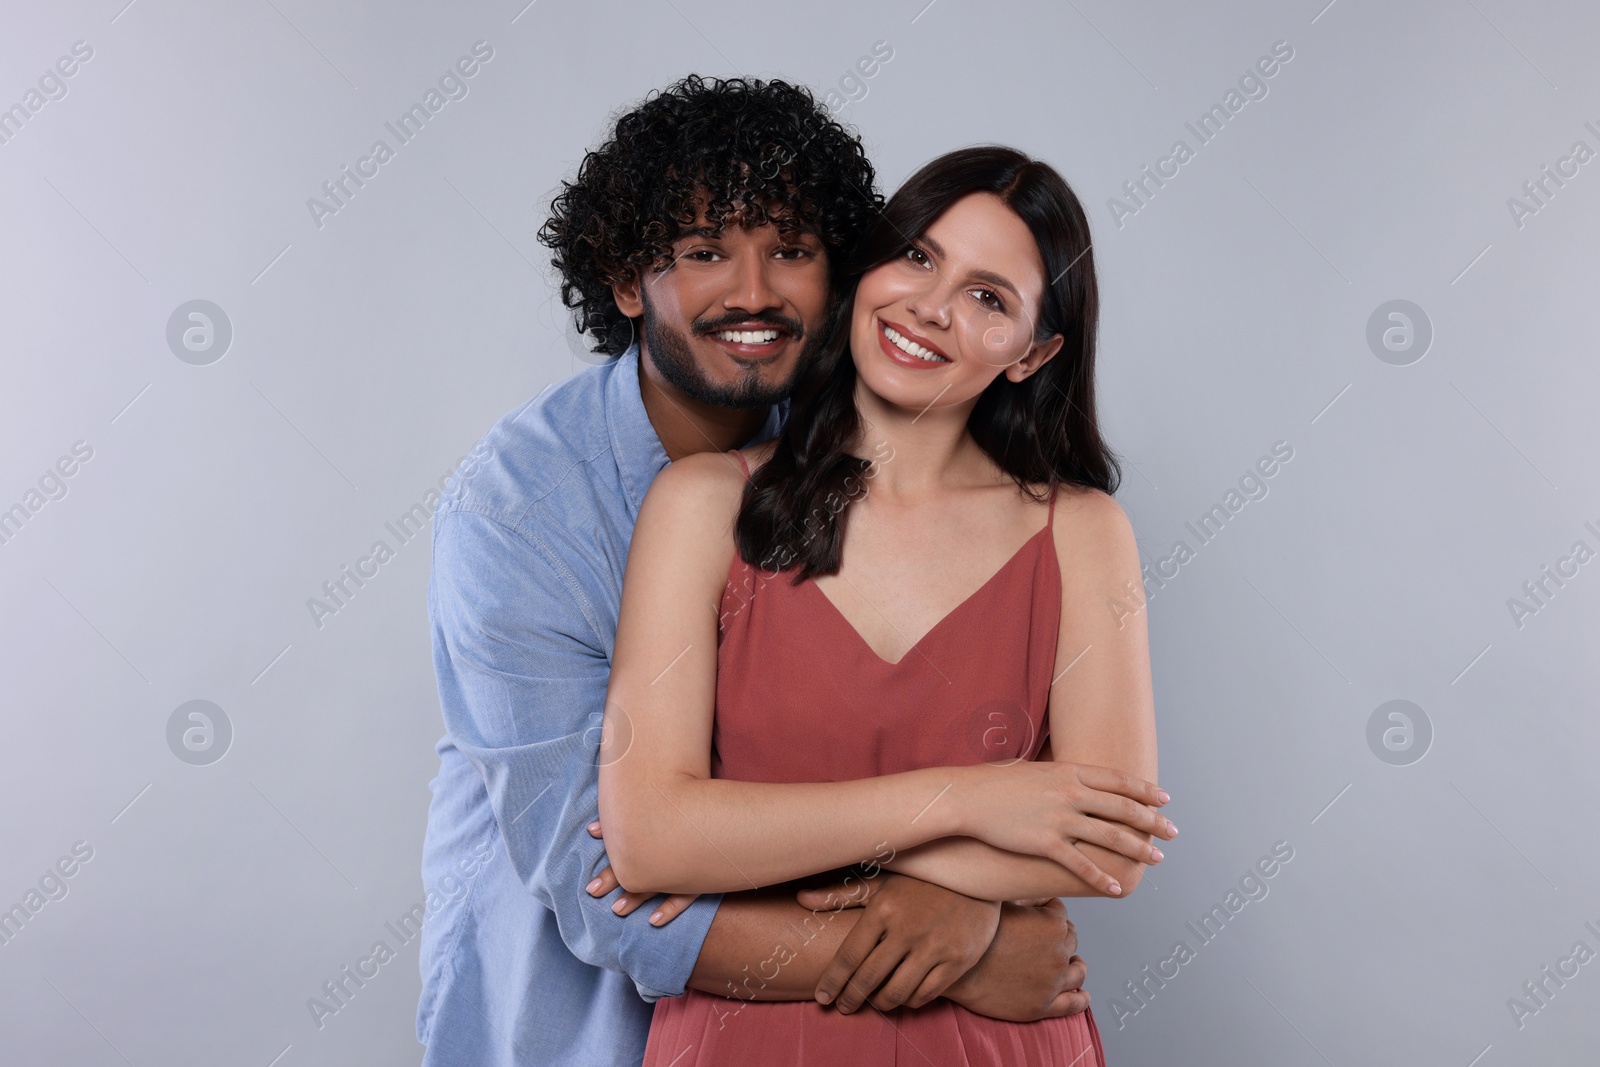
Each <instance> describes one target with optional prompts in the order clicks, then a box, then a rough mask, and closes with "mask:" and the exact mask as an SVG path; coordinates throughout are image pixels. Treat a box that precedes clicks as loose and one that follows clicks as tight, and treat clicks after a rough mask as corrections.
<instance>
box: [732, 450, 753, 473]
mask: <svg viewBox="0 0 1600 1067" xmlns="http://www.w3.org/2000/svg"><path fill="white" fill-rule="evenodd" d="M728 451H729V452H730V453H731V454H732V455H733V458H734V459H736V460H738V461H739V466H740V467H741V468H743V469H744V478H745V481H749V480H750V464H748V463H746V462H745V461H744V453H743V452H740V451H739V450H738V449H737V448H730V449H729V450H728Z"/></svg>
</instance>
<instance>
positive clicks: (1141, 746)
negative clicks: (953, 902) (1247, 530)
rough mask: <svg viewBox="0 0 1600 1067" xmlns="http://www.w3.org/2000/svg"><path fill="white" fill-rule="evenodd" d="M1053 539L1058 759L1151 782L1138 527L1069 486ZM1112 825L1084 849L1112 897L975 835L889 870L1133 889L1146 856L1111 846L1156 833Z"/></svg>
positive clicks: (935, 846) (965, 885)
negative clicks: (1106, 878)
mask: <svg viewBox="0 0 1600 1067" xmlns="http://www.w3.org/2000/svg"><path fill="white" fill-rule="evenodd" d="M1055 544H1056V555H1057V557H1058V558H1059V560H1060V561H1061V629H1060V633H1059V636H1058V639H1057V645H1056V664H1057V671H1058V677H1057V678H1056V682H1055V684H1054V686H1053V687H1052V688H1051V692H1050V712H1049V713H1050V737H1051V747H1052V749H1053V752H1054V759H1055V760H1056V761H1058V762H1063V763H1066V762H1071V763H1074V764H1080V765H1092V766H1098V767H1108V768H1114V769H1115V770H1117V771H1121V772H1124V773H1126V774H1127V775H1130V776H1132V777H1134V778H1139V779H1143V780H1145V781H1149V782H1153V781H1155V779H1156V733H1155V702H1154V698H1153V695H1152V687H1151V680H1150V652H1149V637H1148V628H1147V626H1146V619H1145V611H1144V593H1143V587H1142V585H1141V584H1140V570H1139V552H1138V548H1137V546H1136V545H1135V543H1134V539H1133V530H1132V527H1131V526H1130V525H1129V524H1128V520H1127V516H1126V515H1125V514H1124V513H1123V511H1122V508H1121V507H1120V506H1119V505H1118V504H1117V503H1116V501H1115V500H1114V499H1112V498H1111V497H1110V496H1107V495H1106V494H1104V493H1099V492H1093V491H1077V492H1072V493H1069V492H1068V491H1066V490H1063V491H1062V495H1061V496H1060V497H1059V498H1058V500H1057V502H1056V521H1055ZM1130 811H1131V809H1130ZM1163 822H1164V820H1163ZM1105 826H1106V834H1107V835H1108V836H1105V837H1102V838H1100V839H1099V840H1098V841H1096V840H1094V839H1092V838H1085V839H1081V840H1080V841H1079V848H1081V849H1082V850H1083V851H1084V852H1085V853H1087V854H1088V855H1089V856H1090V857H1091V858H1092V859H1093V860H1094V861H1095V864H1096V865H1097V866H1099V867H1100V868H1102V869H1103V870H1105V871H1107V872H1108V873H1110V874H1111V875H1112V877H1113V878H1115V879H1116V881H1117V882H1118V883H1119V885H1120V888H1121V892H1120V893H1117V894H1107V893H1106V892H1104V891H1103V889H1101V888H1100V887H1098V886H1096V885H1093V884H1090V883H1088V882H1086V881H1085V880H1084V879H1083V878H1081V877H1079V876H1078V875H1077V874H1075V873H1073V872H1072V871H1069V870H1067V869H1066V868H1064V867H1062V866H1061V865H1060V864H1058V863H1054V862H1052V861H1051V860H1048V859H1043V858H1040V857H1038V856H1027V855H1020V854H1018V853H1015V852H1007V851H1004V850H1002V849H997V848H994V847H993V846H991V845H987V844H985V843H983V842H982V841H978V840H974V839H972V838H948V839H945V840H941V841H934V842H931V843H929V844H926V845H922V846H920V847H917V848H913V849H910V850H908V851H906V852H904V853H901V854H899V855H897V856H896V857H895V858H894V859H893V860H892V861H890V862H887V863H884V864H883V866H885V867H887V868H888V869H890V870H893V871H899V872H901V873H902V874H909V875H912V876H914V877H917V878H921V879H923V880H925V881H929V882H935V883H937V884H939V885H943V886H945V887H946V888H948V889H954V890H956V891H957V892H959V893H965V894H967V895H968V896H975V897H979V898H981V899H985V900H1019V899H1024V898H1029V897H1046V896H1050V897H1078V896H1107V895H1114V896H1118V897H1125V896H1127V895H1128V894H1129V893H1131V892H1132V891H1133V889H1134V887H1135V886H1137V885H1138V884H1139V881H1140V879H1141V878H1142V877H1143V874H1144V869H1145V867H1146V866H1148V865H1149V863H1146V862H1140V861H1138V860H1135V859H1132V858H1130V857H1129V856H1128V855H1127V854H1125V853H1126V849H1124V850H1122V851H1118V850H1116V849H1114V848H1111V847H1108V846H1109V845H1111V844H1112V843H1114V841H1115V840H1116V839H1115V838H1114V837H1112V836H1110V835H1112V834H1113V833H1114V832H1120V833H1121V834H1134V835H1136V836H1137V837H1138V839H1139V840H1141V841H1142V842H1143V843H1144V844H1145V845H1147V846H1148V845H1149V844H1150V835H1149V834H1148V833H1146V832H1145V831H1143V830H1141V829H1139V828H1138V823H1137V820H1134V821H1132V822H1131V826H1132V827H1133V828H1132V829H1130V828H1128V827H1126V826H1125V827H1120V828H1116V827H1112V825H1111V820H1105ZM1163 829H1164V827H1163ZM1175 833H1176V831H1175V830H1174V831H1172V834H1175ZM1172 834H1167V833H1162V834H1161V836H1162V837H1163V838H1170V836H1172ZM1123 840H1124V843H1126V840H1125V838H1124V839H1123ZM1156 861H1157V860H1156V856H1155V854H1153V853H1151V854H1149V862H1150V863H1153V862H1156Z"/></svg>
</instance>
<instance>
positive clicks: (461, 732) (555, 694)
mask: <svg viewBox="0 0 1600 1067" xmlns="http://www.w3.org/2000/svg"><path fill="white" fill-rule="evenodd" d="M435 521H436V527H435V530H434V546H433V553H434V555H433V572H432V576H431V578H430V580H429V584H428V614H429V619H430V622H431V625H432V631H433V656H434V669H435V671H436V673H437V675H438V681H439V699H440V704H441V706H442V708H443V712H444V721H445V729H446V732H447V733H448V735H449V737H450V739H451V741H452V742H453V743H454V744H455V746H456V747H457V749H459V750H460V751H461V753H462V754H463V755H465V756H466V758H467V759H468V760H469V761H471V763H472V764H473V766H475V767H476V768H477V769H478V772H479V773H480V774H481V775H482V776H483V781H484V785H485V786H486V787H487V789H488V794H489V802H490V804H491V806H492V807H493V809H494V817H495V821H496V823H497V824H498V826H499V830H500V835H501V837H502V838H504V840H505V845H506V853H507V855H508V856H509V858H510V861H511V864H512V867H513V869H514V870H515V871H516V873H517V877H518V878H519V879H520V880H521V881H522V883H523V885H525V886H527V888H528V892H530V893H532V894H533V895H534V897H536V898H537V899H538V900H539V902H540V903H542V904H543V905H544V906H545V907H547V908H549V909H550V910H551V911H552V912H553V913H554V914H555V917H556V923H557V926H558V928H559V929H560V932H561V939H562V940H563V941H564V942H565V943H566V945H567V948H568V949H570V950H571V952H572V954H573V955H574V956H576V957H578V958H579V959H581V960H583V961H584V962H586V963H589V964H591V965H592V966H596V967H603V968H606V969H607V970H612V971H620V972H622V973H624V974H627V975H628V976H629V977H630V978H632V979H633V981H634V984H635V985H636V986H637V987H638V989H639V995H640V996H642V997H643V998H644V999H645V1000H647V1001H654V1000H656V999H658V998H660V997H663V996H681V995H682V994H683V992H684V988H685V986H686V985H687V983H688V980H689V976H690V973H691V972H692V971H693V970H694V965H695V961H696V960H697V959H698V958H699V955H700V949H701V946H702V944H703V943H704V941H705V937H706V932H707V931H708V930H709V929H710V927H711V920H712V918H713V917H714V915H715V913H716V910H717V906H718V905H719V903H720V902H721V896H720V894H715V895H706V896H702V897H700V899H699V900H697V901H695V902H694V903H693V904H692V905H691V906H690V907H689V908H688V909H687V910H686V911H684V912H683V913H682V914H681V915H679V916H678V917H677V918H676V919H674V920H673V921H672V922H670V923H668V924H667V925H666V926H663V927H660V928H656V927H653V926H651V925H650V924H649V922H648V917H649V914H650V911H651V910H652V909H650V908H649V907H642V908H639V909H637V910H636V911H634V913H633V914H632V915H629V916H627V917H625V918H619V917H618V916H617V915H616V914H614V913H613V912H612V911H611V903H612V902H613V901H614V900H615V899H616V897H617V895H618V892H620V891H613V892H612V893H611V894H608V895H607V896H605V897H603V898H596V897H592V896H590V895H589V893H588V892H587V891H586V890H585V888H584V887H585V886H587V885H588V883H589V882H590V881H591V880H592V879H593V878H594V876H595V875H597V874H598V873H599V872H600V871H601V870H602V869H604V868H605V867H606V866H607V863H608V861H607V859H606V855H605V845H604V843H603V842H602V841H598V840H596V839H595V838H593V837H591V836H590V834H589V832H588V829H587V828H588V825H589V823H591V822H593V821H594V820H595V819H597V818H598V817H599V794H600V769H599V750H600V724H601V717H602V714H603V711H604V708H605V696H606V687H607V684H608V682H609V678H610V671H611V665H610V660H609V657H608V656H607V654H606V652H605V651H604V649H603V648H602V647H600V643H599V641H598V638H597V634H596V627H597V626H599V625H603V624H602V623H600V622H598V621H597V620H596V619H595V618H594V616H593V611H592V605H590V604H589V603H588V601H587V600H586V599H585V598H584V597H583V592H582V590H581V589H580V588H579V587H578V585H577V583H576V580H575V579H574V577H573V575H572V573H571V571H570V569H569V568H567V567H566V566H565V565H564V564H563V562H562V561H560V560H558V559H557V558H555V556H554V555H553V554H552V553H550V552H549V551H548V549H547V548H546V547H545V546H543V545H542V544H540V543H539V542H538V541H537V540H533V539H529V538H526V537H524V536H522V535H521V534H520V533H519V532H517V531H515V530H512V529H511V528H509V527H507V526H505V525H503V524H501V523H498V522H496V521H495V520H493V519H492V518H489V517H487V516H484V515H481V514H478V513H474V512H460V511H451V512H444V513H441V514H439V515H438V517H437V518H436V520H435ZM585 609H589V610H587V611H586V610H585Z"/></svg>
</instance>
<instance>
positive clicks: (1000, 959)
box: [944, 899, 1089, 1023]
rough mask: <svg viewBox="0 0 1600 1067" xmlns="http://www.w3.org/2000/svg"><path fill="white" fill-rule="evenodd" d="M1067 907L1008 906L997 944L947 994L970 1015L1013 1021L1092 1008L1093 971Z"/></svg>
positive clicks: (1056, 904) (1055, 902)
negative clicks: (1088, 985) (1088, 984)
mask: <svg viewBox="0 0 1600 1067" xmlns="http://www.w3.org/2000/svg"><path fill="white" fill-rule="evenodd" d="M1077 950H1078V932H1077V930H1076V928H1074V927H1073V925H1072V921H1071V920H1070V919H1068V918H1067V909H1066V905H1064V904H1062V903H1061V901H1059V900H1056V899H1051V900H1050V901H1048V902H1047V903H1046V904H1044V906H1042V907H1031V906H1028V905H1024V904H1006V905H1003V906H1002V908H1001V915H1000V928H999V930H998V931H996V933H995V936H994V942H993V943H992V944H991V945H990V946H989V950H988V951H987V952H985V953H984V954H983V958H982V959H980V960H979V961H978V962H977V964H976V965H975V966H974V967H973V968H972V969H971V970H970V971H968V972H966V973H965V974H964V975H962V976H961V977H960V978H959V979H958V980H957V981H956V982H955V983H954V984H953V985H951V986H950V988H949V989H947V990H946V991H945V994H944V995H945V996H946V997H947V998H949V999H950V1000H953V1001H955V1002H956V1003H957V1004H960V1005H961V1006H962V1007H963V1008H966V1009H967V1010H968V1011H974V1012H977V1013H978V1014H979V1015H987V1016H989V1017H990V1018H991V1019H1005V1020H1007V1021H1009V1022H1019V1023H1026V1022H1034V1021H1035V1020H1038V1019H1052V1018H1056V1017H1057V1016H1063V1015H1076V1014H1078V1013H1079V1012H1081V1011H1083V1010H1084V1009H1086V1008H1087V1007H1088V1006H1089V994H1088V993H1085V992H1083V980H1084V978H1085V977H1086V976H1087V975H1088V967H1087V966H1086V965H1085V964H1084V962H1083V957H1082V956H1078V955H1076V954H1075V953H1076V952H1077Z"/></svg>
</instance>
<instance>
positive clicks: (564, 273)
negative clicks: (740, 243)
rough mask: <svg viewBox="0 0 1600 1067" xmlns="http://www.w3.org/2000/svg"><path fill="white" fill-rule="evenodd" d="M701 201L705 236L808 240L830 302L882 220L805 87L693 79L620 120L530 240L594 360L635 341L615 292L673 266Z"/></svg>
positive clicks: (842, 136)
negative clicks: (733, 225)
mask: <svg viewBox="0 0 1600 1067" xmlns="http://www.w3.org/2000/svg"><path fill="white" fill-rule="evenodd" d="M702 196H703V197H704V204H705V207H706V217H707V222H709V223H710V224H711V225H712V226H719V227H720V226H721V225H723V224H724V223H725V222H726V221H728V220H730V218H731V219H732V220H733V221H735V222H737V223H738V224H739V225H743V226H760V225H763V224H766V223H769V222H770V223H773V224H775V225H777V227H778V229H779V231H780V232H784V233H792V232H797V231H806V230H809V231H811V232H812V233H815V234H816V235H817V237H818V238H819V239H820V240H821V241H822V244H823V247H824V248H826V249H827V253H828V263H829V269H830V276H831V278H832V281H833V285H834V289H835V291H836V292H839V291H842V288H843V287H842V284H841V283H842V282H843V281H844V280H845V279H846V278H847V277H848V276H849V274H850V273H851V272H852V271H853V269H854V262H853V261H854V256H855V251H856V248H857V246H858V245H859V244H860V241H861V238H862V237H863V236H864V235H865V233H866V231H867V229H868V227H869V226H870V225H871V223H872V221H873V220H874V219H875V218H876V217H877V216H878V214H879V213H880V212H881V211H882V209H883V197H882V196H881V195H880V194H879V193H878V190H877V185H876V177H875V175H874V173H873V170H872V164H871V163H869V162H868V161H867V156H866V152H865V151H864V150H863V148H862V146H861V139H860V138H859V137H858V136H857V135H855V134H854V133H852V132H851V131H849V130H848V129H846V128H845V127H844V126H843V125H841V124H840V123H838V122H835V121H834V120H833V119H832V117H831V116H830V115H829V114H828V113H827V111H825V110H824V109H823V108H822V107H821V105H820V104H819V103H818V102H817V100H816V98H815V97H814V96H813V95H812V94H811V92H810V91H809V90H807V89H806V88H805V87H803V86H797V85H791V84H789V83H787V82H783V81H777V80H773V81H761V80H757V79H747V78H730V79H720V78H713V79H705V78H701V77H700V76H699V75H696V74H691V75H689V76H688V77H686V78H684V79H683V80H682V81H679V82H677V83H676V84H673V85H670V86H668V87H667V88H665V89H662V90H660V91H659V92H656V93H653V94H651V95H650V96H649V97H648V98H646V100H645V101H644V102H643V103H642V104H640V105H639V106H638V107H636V108H634V109H633V110H631V111H629V112H627V113H626V114H624V115H622V116H621V117H620V118H618V119H617V121H616V127H615V130H614V132H613V134H612V136H611V138H610V140H608V141H606V142H605V143H604V144H603V145H601V146H600V147H599V148H597V149H595V150H594V151H592V152H590V153H589V154H588V155H587V156H585V157H584V160H583V163H582V164H581V165H580V166H579V168H578V174H577V177H576V179H574V180H573V181H568V182H563V183H562V186H561V191H560V192H559V193H558V194H557V195H556V197H555V199H554V201H553V202H552V203H551V205H550V218H549V220H548V221H547V222H546V223H545V224H544V226H543V227H541V228H540V230H539V240H540V241H541V242H542V243H543V244H545V245H547V246H548V247H549V248H550V250H551V253H552V254H551V262H552V263H553V265H554V266H555V268H556V269H557V270H558V271H560V272H561V279H562V280H561V299H562V302H563V303H564V304H566V306H567V307H569V308H571V309H573V312H574V318H575V320H576V323H577V326H578V329H579V332H581V333H587V334H588V335H589V336H590V337H591V338H592V339H593V341H594V343H595V349H596V351H598V352H603V353H605V354H607V355H613V356H614V355H619V354H621V353H622V352H623V351H624V350H625V349H626V348H627V346H628V344H629V343H630V342H631V340H632V338H633V333H634V331H633V329H632V326H631V324H630V323H629V321H628V319H627V318H626V317H625V316H624V315H623V314H622V312H621V311H620V310H618V308H617V305H616V301H615V300H614V299H613V298H612V293H611V287H612V285H613V284H616V283H619V282H622V281H626V280H627V279H628V278H630V277H632V275H633V272H634V271H635V270H636V269H638V270H649V269H657V270H659V269H661V268H663V267H665V266H666V265H667V264H668V263H669V262H671V258H672V256H671V252H672V245H673V242H675V241H676V240H677V238H678V236H679V235H680V234H681V233H682V231H683V230H684V229H687V228H688V227H690V226H692V225H693V224H694V221H695V218H696V212H697V209H698V207H699V206H700V205H701V202H702V201H701V197H702Z"/></svg>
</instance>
